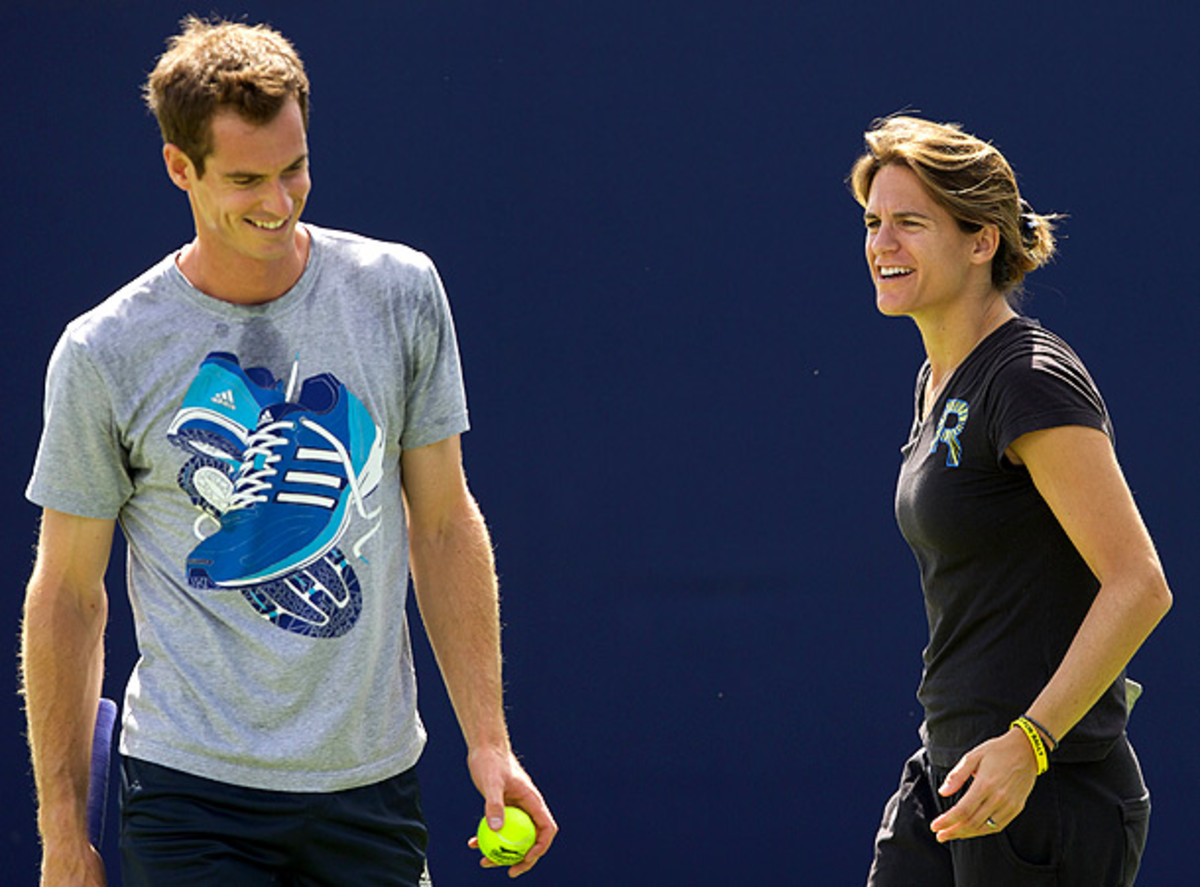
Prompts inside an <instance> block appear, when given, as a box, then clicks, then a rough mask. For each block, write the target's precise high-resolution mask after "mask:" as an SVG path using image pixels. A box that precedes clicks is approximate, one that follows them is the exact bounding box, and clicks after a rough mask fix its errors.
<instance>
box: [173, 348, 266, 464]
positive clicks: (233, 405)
mask: <svg viewBox="0 0 1200 887" xmlns="http://www.w3.org/2000/svg"><path fill="white" fill-rule="evenodd" d="M285 397H286V396H285V394H284V391H283V383H282V382H280V381H277V380H276V379H275V377H274V375H272V373H271V371H270V370H268V369H266V368H264V367H248V368H246V369H242V366H241V363H240V362H239V361H238V359H237V357H235V356H234V355H232V354H227V353H225V352H223V351H213V352H212V353H210V354H209V355H208V356H207V357H205V358H204V361H203V362H202V363H201V364H200V370H199V372H197V373H196V378H195V379H194V380H193V381H192V384H191V385H189V386H188V390H187V393H186V394H185V395H184V396H183V405H182V406H181V407H180V408H179V412H178V413H176V414H175V418H174V419H172V420H171V426H170V427H169V428H168V429H167V439H168V440H170V441H171V442H172V443H173V444H175V445H177V446H180V447H183V448H184V449H186V450H189V451H191V452H193V453H195V454H196V455H198V456H207V457H210V458H215V459H224V460H226V461H228V462H230V463H232V464H233V466H234V467H235V468H236V467H237V465H238V464H240V463H241V461H242V453H243V452H244V451H245V449H246V441H247V439H248V438H249V436H250V433H251V432H252V431H254V429H255V428H257V427H258V418H259V415H260V414H261V413H262V411H263V409H264V408H266V407H269V406H273V405H274V404H278V403H283V401H284V400H285Z"/></svg>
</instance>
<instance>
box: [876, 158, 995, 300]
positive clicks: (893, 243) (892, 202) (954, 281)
mask: <svg viewBox="0 0 1200 887" xmlns="http://www.w3.org/2000/svg"><path fill="white" fill-rule="evenodd" d="M863 219H864V221H865V223H866V227H867V239H866V256H867V265H868V266H869V268H870V269H871V279H872V280H873V281H874V283H875V304H876V305H877V307H878V308H879V310H880V311H881V312H882V313H884V314H887V315H907V316H909V317H912V318H913V319H914V320H916V319H919V318H921V317H922V316H925V317H928V316H931V315H933V314H935V313H937V312H940V311H945V310H947V309H951V310H952V309H953V308H954V306H955V305H956V304H957V303H958V302H959V300H960V299H962V298H963V297H964V296H966V295H968V294H976V293H978V294H985V293H986V292H987V291H988V290H990V287H991V258H992V255H993V254H994V252H995V246H994V245H991V247H990V248H989V245H988V241H989V238H990V239H991V240H993V241H994V237H993V234H994V232H993V231H991V230H989V229H988V228H986V227H985V228H984V229H983V230H982V231H980V232H977V233H967V232H965V231H963V230H962V229H961V228H960V227H959V226H958V222H957V221H955V219H954V217H953V216H951V215H950V213H949V212H948V211H947V210H946V209H944V208H943V207H942V206H941V205H940V204H939V203H937V202H936V201H935V200H934V199H933V197H932V196H931V195H930V194H929V192H928V191H927V190H926V189H925V186H924V185H922V184H921V180H920V179H918V178H917V176H916V174H914V173H913V172H912V170H910V169H909V168H908V167H907V166H900V165H896V164H891V165H888V166H885V167H883V169H881V170H879V172H878V173H876V175H875V179H874V181H872V183H871V191H870V193H869V194H868V196H867V206H866V210H865V212H864V213H863ZM981 287H982V293H981V292H980V289H981Z"/></svg>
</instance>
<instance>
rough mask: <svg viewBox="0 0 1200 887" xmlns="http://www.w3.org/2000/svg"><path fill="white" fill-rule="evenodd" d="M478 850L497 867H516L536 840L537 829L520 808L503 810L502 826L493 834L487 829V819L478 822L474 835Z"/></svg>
mask: <svg viewBox="0 0 1200 887" xmlns="http://www.w3.org/2000/svg"><path fill="white" fill-rule="evenodd" d="M475 837H476V838H477V839H478V840H479V850H480V852H482V853H483V855H484V856H486V857H487V858H488V859H490V860H491V861H492V862H494V863H496V864H497V865H516V864H517V863H518V862H520V861H521V860H522V859H524V858H525V854H526V853H528V852H529V848H530V847H532V846H533V842H534V841H536V840H537V829H536V828H534V825H533V820H532V819H530V818H529V814H528V813H526V812H525V811H524V810H522V809H521V808H520V807H505V808H504V825H502V826H501V827H500V831H498V832H494V831H492V830H491V828H489V827H488V823H487V817H486V816H485V817H484V818H483V819H481V820H479V829H478V831H476V833H475Z"/></svg>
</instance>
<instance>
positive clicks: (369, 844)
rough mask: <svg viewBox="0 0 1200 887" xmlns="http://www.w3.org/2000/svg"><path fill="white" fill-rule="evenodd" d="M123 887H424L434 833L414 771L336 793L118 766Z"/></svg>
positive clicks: (127, 763) (134, 763) (134, 764)
mask: <svg viewBox="0 0 1200 887" xmlns="http://www.w3.org/2000/svg"><path fill="white" fill-rule="evenodd" d="M121 777H122V778H121V862H122V877H123V883H124V884H125V887H213V885H220V887H258V885H263V887H266V885H279V887H334V885H338V887H341V885H346V884H371V885H389V887H392V885H394V887H418V885H419V884H421V883H422V881H421V876H422V872H424V870H425V848H426V845H427V844H428V831H427V830H426V827H425V821H424V817H423V815H422V813H421V794H420V788H419V787H418V785H417V778H416V775H415V773H414V772H413V771H412V770H409V771H407V772H405V773H401V774H400V775H399V776H395V777H392V778H391V779H387V780H384V781H383V782H379V783H376V784H374V785H368V786H363V787H361V788H354V789H349V790H347V791H341V792H330V793H302V792H278V791H262V790H259V789H252V788H244V787H242V786H237V785H229V784H227V783H223V782H214V781H213V780H210V779H204V778H202V777H199V776H193V775H191V774H188V773H181V772H180V771H178V770H172V769H169V768H167V767H161V766H158V765H156V764H151V763H149V762H147V761H143V760H138V759H135V758H124V759H123V760H122V763H121Z"/></svg>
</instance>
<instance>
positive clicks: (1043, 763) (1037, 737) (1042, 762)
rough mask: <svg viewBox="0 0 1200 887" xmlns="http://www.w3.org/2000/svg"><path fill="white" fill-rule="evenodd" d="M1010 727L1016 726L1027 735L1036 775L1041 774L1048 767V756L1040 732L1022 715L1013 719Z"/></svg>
mask: <svg viewBox="0 0 1200 887" xmlns="http://www.w3.org/2000/svg"><path fill="white" fill-rule="evenodd" d="M1012 727H1016V728H1018V729H1019V730H1020V731H1021V732H1022V733H1024V734H1025V736H1026V737H1028V739H1029V744H1030V745H1032V746H1033V756H1034V758H1035V759H1036V760H1037V775H1038V776H1041V775H1042V774H1043V773H1045V772H1046V771H1047V770H1049V769H1050V758H1049V756H1048V755H1047V754H1046V743H1045V742H1044V741H1043V740H1042V734H1041V733H1039V732H1038V729H1037V727H1035V726H1033V724H1032V723H1031V722H1030V720H1029V718H1027V717H1025V716H1024V715H1022V716H1021V717H1019V718H1017V719H1016V720H1015V721H1013V722H1012V724H1011V725H1010V726H1009V729H1012Z"/></svg>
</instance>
